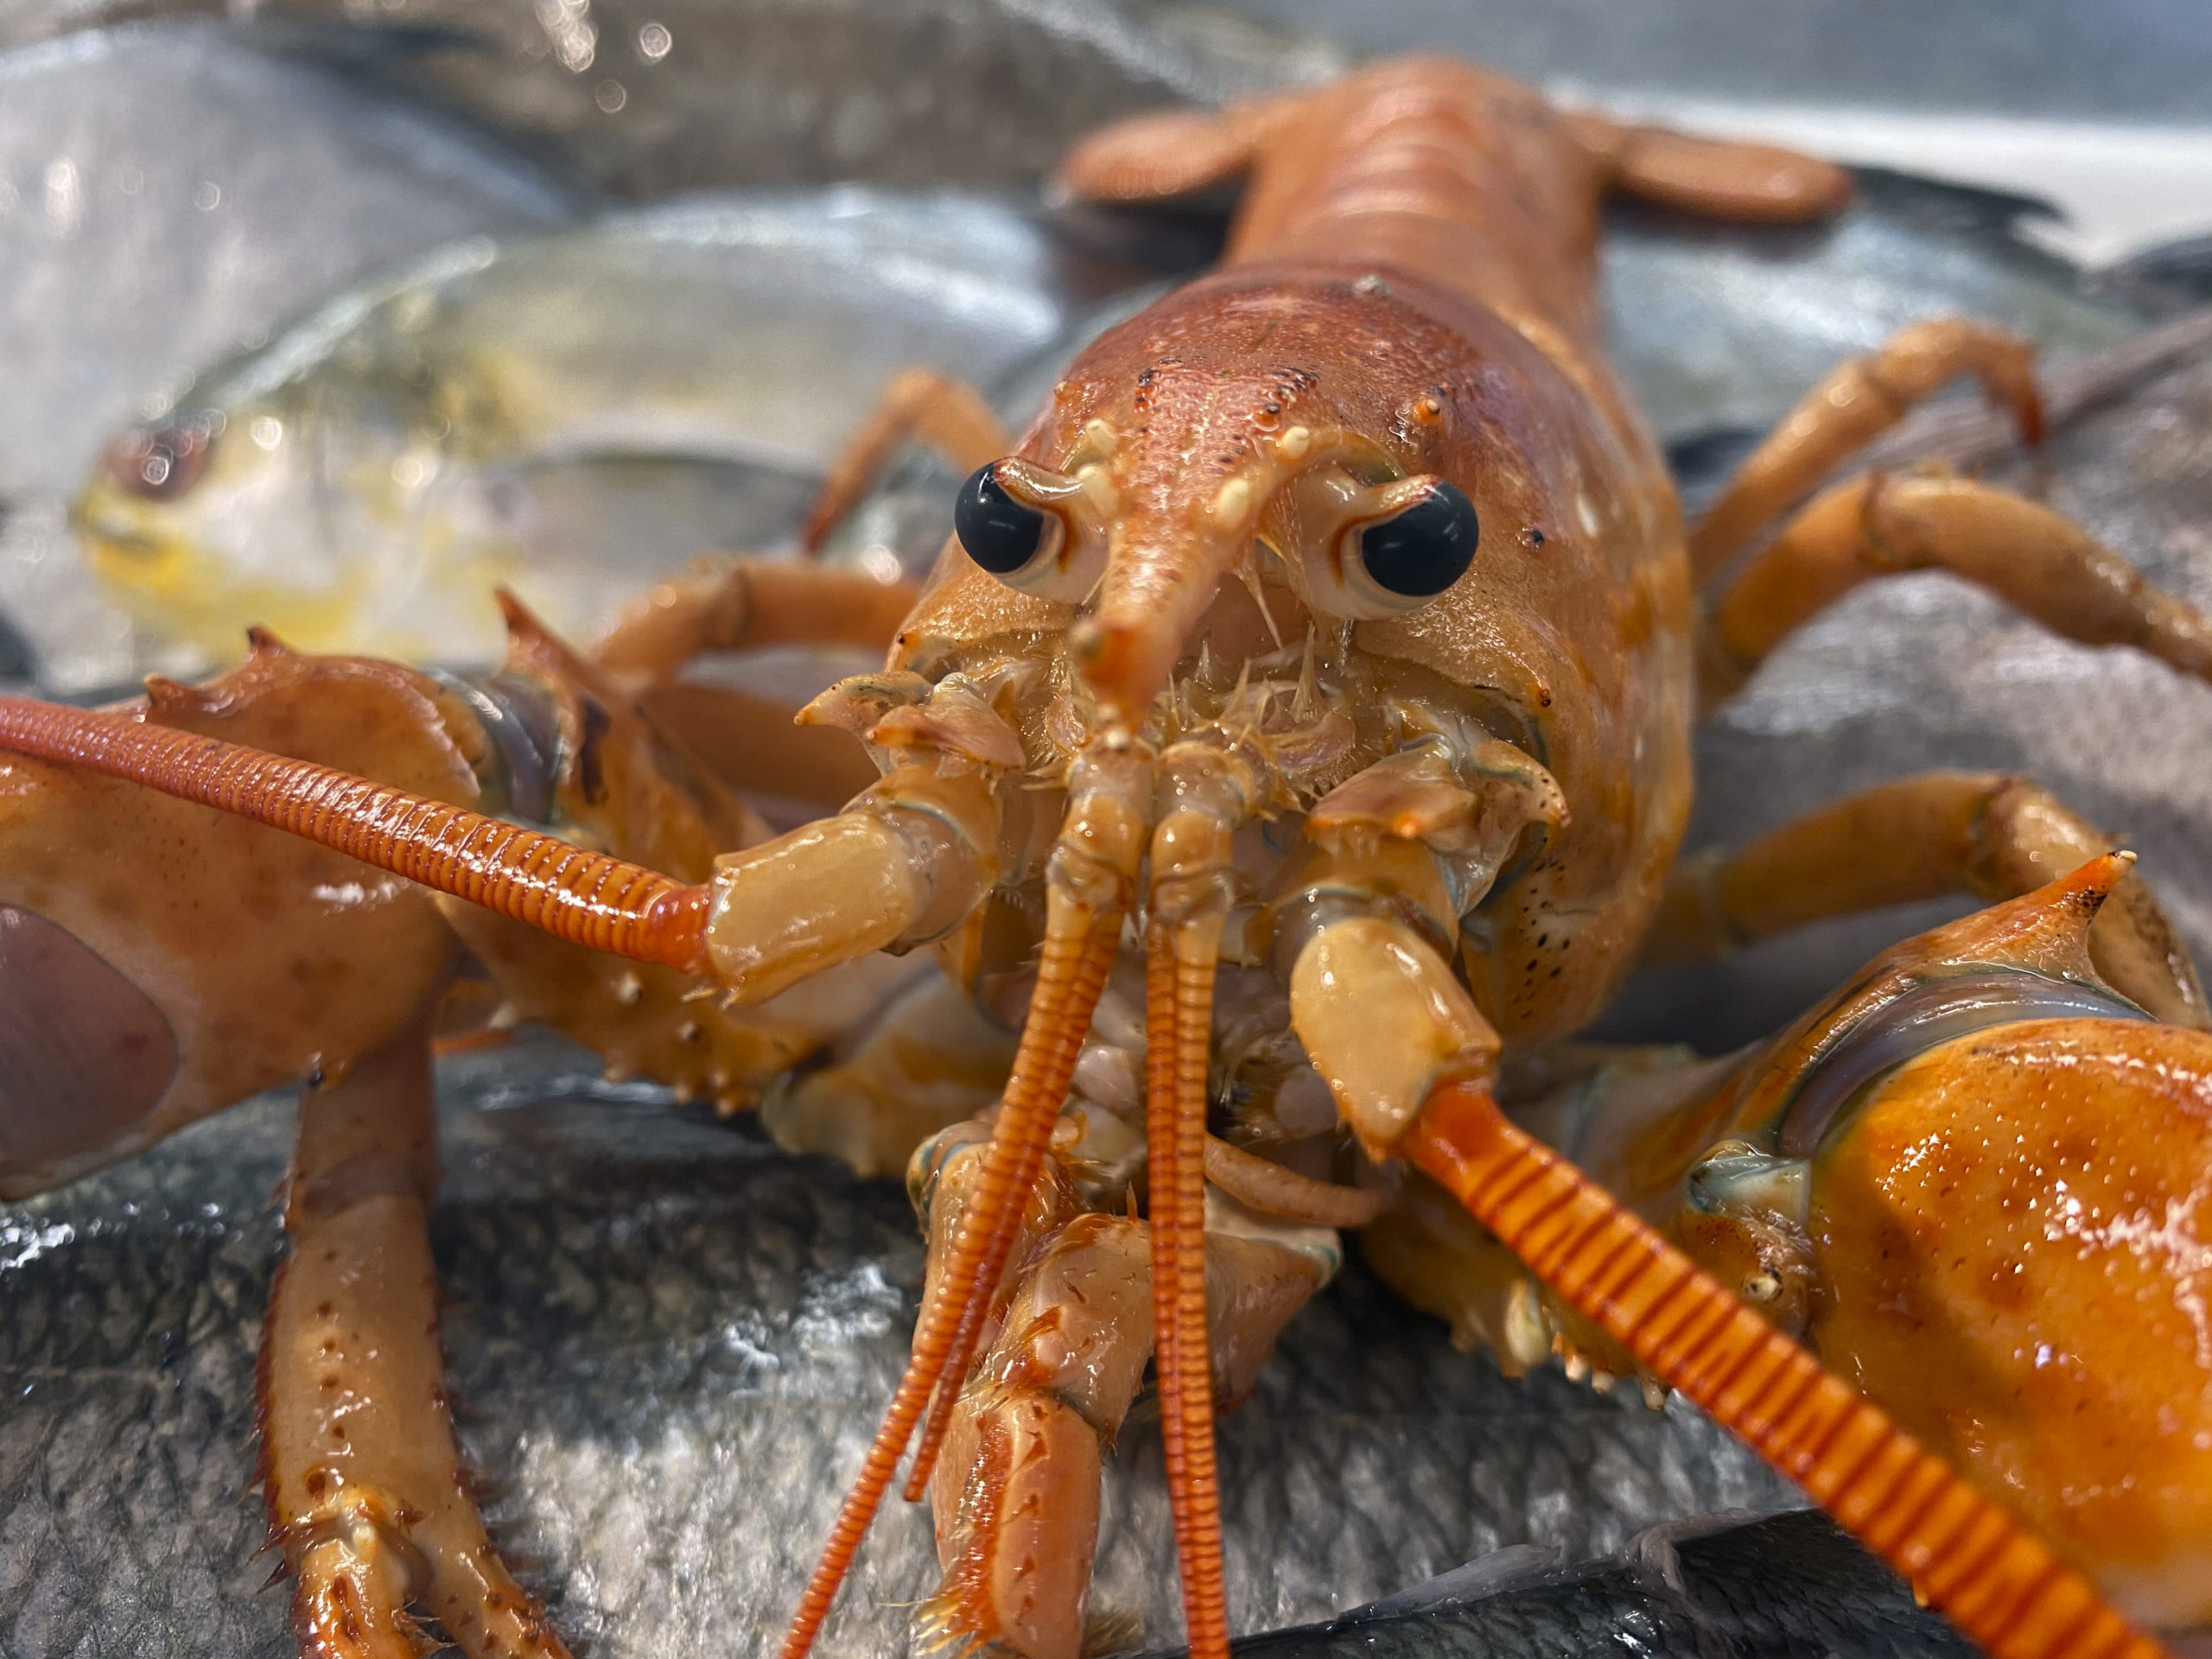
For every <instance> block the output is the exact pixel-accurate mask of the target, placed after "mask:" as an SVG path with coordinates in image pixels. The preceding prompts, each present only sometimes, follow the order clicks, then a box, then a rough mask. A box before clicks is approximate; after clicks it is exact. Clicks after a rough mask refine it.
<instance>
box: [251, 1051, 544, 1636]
mask: <svg viewBox="0 0 2212 1659" xmlns="http://www.w3.org/2000/svg"><path fill="white" fill-rule="evenodd" d="M427 1039H428V1031H427V1027H426V1026H425V1025H424V1024H423V1023H422V1022H420V1021H418V1022H417V1023H416V1026H415V1027H412V1028H411V1029H410V1030H408V1031H406V1032H404V1033H402V1034H401V1035H400V1036H399V1037H398V1038H397V1039H396V1040H394V1041H393V1042H392V1043H391V1044H390V1045H388V1046H385V1047H384V1048H382V1049H379V1050H378V1051H377V1052H375V1053H373V1054H370V1055H367V1056H365V1057H363V1058H361V1059H359V1060H358V1061H356V1062H355V1063H354V1065H353V1067H352V1068H351V1069H350V1070H349V1071H347V1073H346V1076H345V1077H342V1078H340V1079H338V1080H336V1081H334V1082H331V1083H327V1084H310V1085H309V1086H308V1089H307V1090H306V1091H305V1093H304V1094H303V1095H302V1099H301V1102H300V1126H299V1140H298V1145H297V1147H296V1151H295V1152H294V1154H293V1161H292V1174H291V1181H290V1185H289V1190H288V1196H287V1198H286V1201H285V1207H284V1228H285V1231H286V1232H287V1233H289V1235H290V1236H291V1243H292V1249H291V1255H290V1256H289V1259H288V1260H287V1261H286V1262H285V1263H284V1265H283V1268H282V1269H281V1270H280V1271H279V1273H278V1274H277V1283H276V1287H275V1288H274V1289H273V1290H272V1291H271V1293H270V1305H269V1319H268V1323H267V1325H265V1327H264V1330H263V1333H262V1349H261V1370H260V1394H261V1399H260V1408H261V1481H262V1488H263V1491H264V1495H265V1497H266V1498H267V1500H268V1504H269V1518H270V1537H271V1540H272V1541H274V1542H275V1543H276V1544H277V1546H278V1547H279V1548H282V1550H283V1556H284V1565H285V1567H286V1568H287V1569H288V1570H289V1573H291V1575H292V1578H293V1580H294V1581H295V1589H294V1592H293V1598H292V1622H293V1625H294V1628H295V1629H296V1631H297V1632H298V1635H299V1638H300V1645H301V1649H302V1653H304V1654H306V1655H308V1656H311V1659H415V1656H416V1654H417V1653H418V1652H419V1651H421V1645H420V1642H419V1632H418V1631H417V1630H416V1624H415V1622H414V1617H413V1615H412V1613H411V1612H410V1608H416V1609H427V1610H428V1611H429V1613H430V1614H431V1615H433V1616H434V1617H435V1619H436V1621H437V1625H438V1628H439V1629H440V1630H442V1631H443V1632H444V1634H445V1636H446V1637H447V1639H448V1640H449V1641H451V1642H452V1643H454V1644H455V1645H456V1646H458V1647H459V1648H460V1649H461V1650H462V1651H463V1652H464V1653H466V1654H467V1655H468V1656H469V1659H493V1656H501V1659H512V1656H523V1655H533V1654H534V1655H540V1656H544V1659H567V1654H568V1649H566V1648H564V1647H563V1645H562V1643H561V1640H560V1638H559V1637H556V1636H555V1635H554V1634H553V1632H552V1631H551V1630H550V1628H548V1626H547V1625H546V1623H545V1620H544V1618H543V1615H542V1614H541V1613H540V1611H538V1607H537V1603H536V1602H535V1601H534V1600H532V1599H531V1596H530V1594H529V1593H528V1592H526V1591H524V1589H523V1588H522V1587H521V1586H518V1584H516V1583H515V1581H514V1580H513V1578H512V1576H511V1575H510V1574H509V1573H508V1572H507V1569H506V1567H505V1563H503V1562H502V1561H501V1560H499V1552H498V1551H497V1550H496V1549H494V1548H493V1545H492V1542H491V1541H490V1540H489V1539H488V1538H486V1536H485V1533H484V1523H483V1521H482V1519H481V1518H480V1516H478V1514H477V1512H476V1506H475V1503H474V1501H473V1499H472V1498H471V1497H470V1496H469V1483H468V1478H467V1474H466V1472H465V1471H464V1470H463V1469H462V1466H461V1459H460V1457H459V1454H458V1452H456V1451H455V1449H454V1440H453V1424H452V1420H451V1417H450V1416H449V1414H448V1411H447V1408H446V1395H445V1383H444V1370H445V1362H444V1358H443V1357H442V1354H441V1353H440V1351H439V1348H438V1336H437V1302H438V1289H437V1272H436V1269H435V1267H434V1266H433V1265H432V1263H431V1261H430V1249H429V1239H428V1237H427V1236H426V1234H425V1230H424V1229H425V1224H426V1222H427V1219H428V1211H429V1202H430V1195H431V1194H432V1192H435V1190H436V1187H437V1181H438V1167H437V1148H436V1145H435V1134H436V1130H435V1119H434V1114H433V1111H432V1106H431V1093H430V1065H429V1045H428V1040H427Z"/></svg>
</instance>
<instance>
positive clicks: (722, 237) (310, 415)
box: [77, 188, 1080, 660]
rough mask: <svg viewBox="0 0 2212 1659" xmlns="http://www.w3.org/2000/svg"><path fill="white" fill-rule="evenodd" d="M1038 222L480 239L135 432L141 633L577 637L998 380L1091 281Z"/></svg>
mask: <svg viewBox="0 0 2212 1659" xmlns="http://www.w3.org/2000/svg"><path fill="white" fill-rule="evenodd" d="M1079 280H1080V279H1079V278H1071V273H1070V271H1069V270H1068V268H1067V266H1066V264H1065V262H1064V261H1062V260H1060V258H1059V257H1058V255H1056V253H1055V252H1054V251H1053V250H1052V247H1051V245H1049V243H1048V242H1047V240H1046V238H1045V236H1044V235H1043V233H1042V232H1040V231H1039V229H1038V228H1037V227H1036V226H1034V225H1033V223H1032V222H1031V221H1030V220H1029V219H1027V218H1026V217H1024V216H1023V215H1022V214H1020V213H1018V212H1016V211H1014V210H1013V209H1011V208H1007V207H1002V206H1000V205H998V204H995V203H994V202H991V201H989V200H985V199H982V198H977V197H973V196H957V195H950V194H938V195H920V196H897V197H894V196H886V195H880V194H874V193H871V192H868V191H866V190H861V189H857V188H842V189H836V190H831V191H828V192H808V193H791V194H763V195H758V196H741V195H738V196H721V197H715V198H702V199H691V200H683V201H678V202H675V203H671V204H666V205H663V206H660V207H653V208H650V209H645V210H640V211H638V212H635V213H616V214H613V215H610V216H609V217H607V218H606V219H601V220H599V221H597V222H595V223H594V224H592V225H590V226H586V227H584V228H582V229H579V230H576V231H574V232H560V233H556V234H553V235H550V236H546V237H542V238H523V239H520V240H518V241H511V242H502V241H499V240H497V239H494V238H467V239H465V240H463V241H461V242H459V243H456V244H454V245H451V246H449V247H447V248H444V249H442V250H440V251H437V252H435V253H434V254H432V255H430V256H429V257H427V258H425V259H423V260H422V261H420V262H419V263H417V264H414V265H412V266H410V267H409V268H407V269H406V270H402V271H400V272H399V273H397V274H396V275H393V276H390V277H385V278H382V279H379V280H377V281H374V282H372V283H369V284H367V285H366V286H365V287H362V288H359V289H353V290H352V291H349V292H348V293H346V294H344V295H341V296H339V297H338V298H336V299H334V300H332V301H329V302H326V303H325V304H323V305H322V306H321V307H319V308H317V309H315V311H313V312H311V313H310V314H309V315H307V316H305V317H304V318H302V319H301V320H300V321H297V322H296V323H295V324H294V325H293V326H292V327H289V328H288V329H286V330H285V331H283V333H282V334H279V335H277V337H276V338H275V339H273V340H270V343H269V344H268V345H267V346H264V347H263V348H262V349H260V350H258V351H257V352H253V353H249V354H247V355H245V356H244V357H241V358H238V359H233V360H232V361H230V362H227V363H225V364H222V365H218V366H217V367H215V368H213V369H211V370H210V371H208V372H206V373H205V374H202V375H201V376H200V377H199V378H197V379H196V380H195V381H194V384H193V385H192V387H191V389H190V391H188V393H187V394H185V395H184V396H183V397H181V398H180V400H179V401H178V403H177V404H176V406H175V409H174V410H172V412H170V413H169V414H168V415H167V416H163V417H162V419H161V420H160V421H158V422H156V423H151V424H149V426H146V427H144V428H140V429H134V430H133V431H131V432H130V433H127V434H125V435H124V437H123V438H121V439H119V440H118V442H117V444H116V446H115V447H114V448H111V451H110V454H109V455H108V457H107V459H106V460H105V461H104V462H103V463H102V465H101V466H100V467H99V468H98V469H96V470H95V472H94V474H93V475H92V480H91V482H90V483H89V484H88V486H86V490H85V492H84V493H83V495H82V497H81V498H80V499H79V503H78V507H77V523H78V526H79V533H80V535H81V536H82V537H83V539H84V542H85V543H86V548H87V550H88V551H89V553H90V556H91V557H92V562H93V563H94V565H95V568H96V569H98V570H99V572H100V574H101V575H102V576H103V577H105V579H106V581H107V582H109V583H110V584H111V587H112V588H113V589H114V590H115V591H116V592H117V593H118V594H120V595H121V596H122V597H123V598H124V601H126V603H127V604H128V605H129V606H130V607H131V609H132V610H133V611H134V612H135V613H137V614H138V615H140V616H141V617H142V618H143V620H144V622H145V625H146V626H148V627H149V628H158V629H163V630H166V631H167V632H168V633H169V634H170V635H171V636H172V637H178V638H181V639H185V640H187V641H188V642H190V643H191V644H193V645H196V646H198V647H199V648H200V650H201V651H202V652H205V653H207V656H208V657H209V658H213V659H215V660H221V659H222V658H226V657H229V656H232V655H235V654H236V652H237V650H238V645H237V637H238V636H237V629H238V625H239V620H240V619H241V618H252V619H257V620H260V621H261V622H263V623H264V625H266V626H270V627H271V628H273V629H274V630H275V631H276V632H277V633H278V634H279V635H280V636H282V637H283V638H285V639H288V640H289V641H290V642H292V643H293V644H295V645H301V646H302V647H306V648H310V649H315V648H332V647H343V648H346V649H353V650H365V651H372V652H384V653H388V654H392V655H398V656H411V657H414V658H417V659H425V658H428V659H442V660H456V659H458V660H480V659H485V658H489V657H491V656H493V654H494V653H495V652H496V649H497V641H498V639H499V622H498V611H497V609H496V607H495V606H494V605H493V601H492V599H491V592H492V589H493V587H494V586H495V585H496V584H499V583H502V582H504V583H507V584H509V585H511V586H512V587H514V588H516V589H517V590H518V592H519V593H521V594H522V595H523V596H524V599H525V600H526V601H528V602H529V603H530V604H531V605H532V606H533V607H536V608H537V610H538V611H539V613H540V614H542V615H544V616H546V617H548V618H549V619H550V620H552V621H553V622H554V623H555V624H556V626H560V627H562V628H563V629H566V630H568V631H570V632H578V633H582V632H589V631H590V630H591V628H592V627H593V626H594V625H595V624H597V623H598V622H599V621H601V620H602V619H603V617H604V615H605V613H607V610H608V609H609V608H610V607H612V606H613V604H615V603H617V602H618V601H620V600H621V599H624V598H626V597H628V596H629V595H631V594H634V593H635V592H637V591H638V590H639V588H642V587H644V586H646V585H648V584H649V583H650V582H652V581H653V580H654V579H655V578H656V577H658V576H661V575H666V574H669V573H670V572H671V570H673V569H680V568H681V567H682V566H683V563H685V562H686V561H688V560H689V559H690V558H691V557H692V556H695V555H696V554H697V553H698V552H700V551H701V550H704V549H711V548H717V547H719V548H727V549H741V548H759V547H761V546H764V545H768V544H772V543H775V542H777V541H779V540H780V539H781V538H782V537H783V536H784V535H785V532H786V530H787V527H788V526H789V524H791V520H792V519H793V518H795V517H796V516H797V513H798V510H799V507H800V506H801V505H802V504H803V503H804V499H805V497H806V495H807V493H808V492H809V490H810V487H811V486H812V483H813V481H814V480H815V478H816V476H817V474H818V472H819V470H820V469H821V468H822V467H823V466H824V465H825V464H826V463H827V461H829V458H830V457H831V455H832V454H834V453H835V451H836V446H837V444H838V442H840V440H841V439H842V438H843V437H844V436H845V435H847V433H848V432H849V430H850V429H851V427H852V426H853V424H854V423H855V422H856V421H857V419H858V418H859V417H860V416H861V413H862V412H864V411H865V410H867V409H868V406H869V405H870V404H871V403H872V402H873V401H874V398H875V397H876V396H877V394H878V393H879V392H880V389H881V387H882V385H883V384H884V382H885V381H887V379H888V378H890V377H891V376H892V375H893V373H894V372H897V371H898V370H899V368H901V367H903V366H905V365H908V364H911V363H917V362H919V363H933V364H938V365H944V366H947V367H951V368H957V369H958V370H959V371H961V372H964V373H967V374H969V375H973V376H976V377H977V378H982V379H984V380H988V379H990V378H993V377H994V376H995V374H997V373H998V372H1001V371H1002V370H1004V369H1005V368H1007V367H1008V366H1009V365H1013V364H1014V363H1015V362H1017V361H1019V360H1020V359H1022V358H1023V357H1025V356H1026V355H1027V354H1028V353H1033V352H1034V351H1036V350H1037V349H1038V348H1039V347H1040V346H1043V345H1044V344H1045V343H1046V341H1048V340H1052V338H1053V337H1054V336H1055V334H1058V332H1059V331H1060V330H1062V329H1063V328H1064V327H1065V326H1066V325H1067V322H1068V321H1069V318H1070V316H1071V313H1072V311H1073V309H1074V308H1075V306H1076V302H1077V294H1078V292H1079V289H1077V286H1076V282H1077V281H1079Z"/></svg>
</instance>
